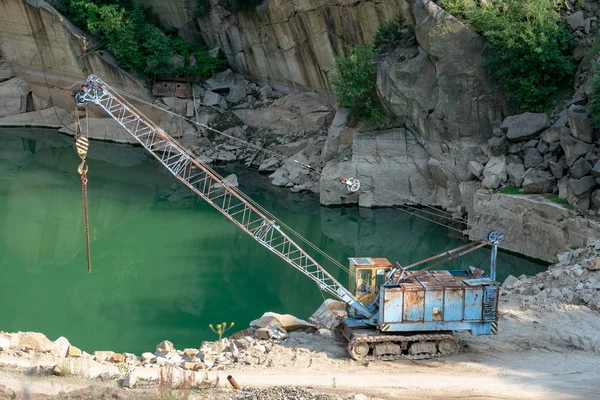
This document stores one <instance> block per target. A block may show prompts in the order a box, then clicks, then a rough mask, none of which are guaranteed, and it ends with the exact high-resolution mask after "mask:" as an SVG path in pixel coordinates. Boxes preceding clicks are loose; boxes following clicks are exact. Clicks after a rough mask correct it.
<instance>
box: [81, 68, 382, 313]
mask: <svg viewBox="0 0 600 400" xmlns="http://www.w3.org/2000/svg"><path fill="white" fill-rule="evenodd" d="M84 88H85V89H87V90H85V91H80V92H78V93H77V94H76V96H75V101H76V103H77V105H80V106H81V105H85V104H87V103H88V102H92V103H94V104H96V105H98V106H100V107H102V108H103V109H104V110H105V111H106V112H107V113H108V114H109V115H110V116H111V117H113V118H114V119H115V120H116V121H117V122H118V123H119V124H120V125H121V126H122V127H123V128H124V129H125V130H127V132H129V133H130V134H131V135H132V136H133V137H134V138H135V139H136V140H137V141H138V142H139V143H140V144H141V145H142V146H144V147H145V148H146V150H148V151H149V152H150V153H151V154H152V155H153V156H154V157H155V158H156V159H157V160H158V161H160V163H161V164H162V165H163V166H164V167H165V168H167V169H168V170H169V171H170V172H171V173H172V174H173V175H174V176H175V177H176V178H177V179H178V180H179V181H181V182H182V183H183V184H185V185H186V186H187V187H189V188H190V189H191V190H193V191H194V192H195V193H196V194H197V195H198V196H200V197H202V198H203V199H204V200H206V201H207V202H208V203H209V204H210V205H212V206H213V207H214V208H216V209H217V210H219V211H220V212H221V213H222V214H223V215H224V216H225V217H227V218H228V219H229V220H231V221H232V222H233V223H234V224H236V225H237V226H238V227H240V228H241V229H242V230H243V231H244V232H246V233H247V234H248V235H250V236H251V237H252V238H254V239H255V240H256V241H258V242H259V243H260V244H262V245H263V246H265V247H266V248H267V249H269V250H271V251H272V252H273V253H275V254H276V255H278V256H279V257H281V258H282V259H283V260H285V261H286V262H287V263H288V264H290V265H292V266H293V267H294V268H296V269H297V270H299V271H300V272H302V273H303V274H305V275H306V276H308V277H309V278H310V279H312V280H313V281H315V282H316V283H317V284H318V285H319V287H320V288H321V290H323V291H325V292H327V293H329V294H331V295H333V296H335V297H337V298H338V299H340V300H342V301H344V302H345V303H346V304H348V305H350V306H351V307H352V308H354V309H355V310H356V311H357V312H358V313H359V314H362V315H364V316H366V317H371V313H370V312H369V310H368V309H367V308H366V307H365V306H363V305H362V304H361V303H360V302H359V301H358V300H357V299H356V297H354V295H353V294H352V293H351V292H350V291H348V290H347V289H346V288H345V287H343V286H342V285H341V284H340V283H339V282H338V281H337V280H336V279H335V278H333V277H332V276H331V275H330V274H329V273H328V272H327V271H326V270H325V269H324V268H323V267H322V266H320V265H319V264H318V263H317V262H316V261H315V260H314V259H313V258H312V257H311V256H310V255H308V254H307V253H306V252H305V251H304V250H302V249H301V248H300V247H299V246H298V245H297V244H296V243H295V242H294V241H293V240H291V239H290V238H289V236H288V235H286V234H285V233H284V232H283V231H282V230H281V228H280V227H279V226H277V225H276V224H275V222H274V221H272V220H269V219H268V218H267V217H266V216H265V215H264V214H262V213H261V212H260V211H258V210H257V209H256V208H255V207H254V206H252V205H251V204H250V203H249V202H248V201H247V200H246V199H245V198H244V197H243V196H242V195H241V194H239V193H238V192H237V191H236V190H234V189H233V188H232V187H231V186H230V185H229V183H228V182H227V181H226V180H224V179H223V178H222V177H221V176H219V175H218V174H217V173H216V172H214V171H212V170H210V169H209V168H207V167H206V166H205V165H203V164H202V163H201V162H199V161H197V160H196V159H195V158H194V156H193V154H192V153H191V152H190V151H188V150H187V149H185V148H184V147H182V146H181V145H180V144H179V143H177V142H176V141H175V140H174V139H173V138H171V137H170V136H169V135H168V134H166V133H165V132H164V131H163V130H162V129H161V128H159V127H158V126H156V125H154V124H153V123H152V122H151V121H149V120H148V119H147V118H145V117H144V116H142V115H141V114H140V113H138V112H136V111H135V110H134V109H132V107H131V106H129V105H128V104H127V102H126V101H125V100H124V99H122V98H119V96H118V95H117V94H114V93H111V90H110V88H109V87H108V86H107V85H106V84H104V83H103V82H102V81H101V80H100V79H99V78H98V77H96V76H93V75H92V76H90V77H89V78H88V82H87V84H86V85H85V86H84Z"/></svg>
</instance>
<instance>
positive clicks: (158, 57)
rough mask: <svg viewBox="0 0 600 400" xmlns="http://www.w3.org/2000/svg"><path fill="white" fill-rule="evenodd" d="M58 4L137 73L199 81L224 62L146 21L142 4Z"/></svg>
mask: <svg viewBox="0 0 600 400" xmlns="http://www.w3.org/2000/svg"><path fill="white" fill-rule="evenodd" d="M199 3H200V1H199ZM60 4H62V6H59V9H61V7H62V9H64V10H65V13H66V14H67V15H68V16H69V17H71V18H72V20H73V22H74V23H75V24H77V25H78V26H80V27H81V28H82V29H85V30H87V31H88V32H89V33H91V34H94V35H97V36H99V37H100V39H102V40H103V41H105V42H106V43H107V47H108V50H109V51H110V52H111V53H112V54H113V55H114V56H115V58H116V59H117V62H118V63H119V65H121V66H122V67H123V68H125V69H127V70H130V71H132V72H134V73H135V74H137V75H138V76H141V77H144V78H148V77H152V76H157V75H161V76H167V77H177V76H186V77H189V78H191V79H192V80H193V81H199V80H202V79H204V78H207V77H210V76H212V75H213V74H214V73H216V72H218V71H219V70H221V69H222V68H223V67H224V65H225V62H224V61H223V60H220V59H215V58H211V57H209V56H208V53H207V51H206V49H205V48H204V47H202V46H198V45H196V44H193V43H191V42H187V41H185V40H184V39H182V38H180V37H179V36H177V35H176V34H168V33H167V32H166V30H164V29H161V28H159V27H157V26H155V25H153V24H151V23H149V22H148V20H150V19H151V18H150V16H149V15H148V14H147V12H146V10H145V9H144V8H143V6H141V5H140V4H138V3H135V2H133V1H131V0H61V3H60Z"/></svg>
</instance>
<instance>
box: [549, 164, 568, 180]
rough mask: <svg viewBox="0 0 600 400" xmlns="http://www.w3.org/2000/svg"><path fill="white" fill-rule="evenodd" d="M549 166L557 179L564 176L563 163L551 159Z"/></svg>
mask: <svg viewBox="0 0 600 400" xmlns="http://www.w3.org/2000/svg"><path fill="white" fill-rule="evenodd" d="M548 166H549V167H550V172H552V175H554V177H555V178H556V179H560V178H562V177H563V175H564V168H563V165H562V164H561V163H557V162H554V161H550V162H548Z"/></svg>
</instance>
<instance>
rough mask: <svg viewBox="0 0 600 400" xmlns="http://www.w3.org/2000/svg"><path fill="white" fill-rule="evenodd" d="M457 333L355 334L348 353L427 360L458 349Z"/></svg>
mask: <svg viewBox="0 0 600 400" xmlns="http://www.w3.org/2000/svg"><path fill="white" fill-rule="evenodd" d="M458 348H459V346H458V342H457V341H456V339H455V338H454V336H452V335H450V334H444V333H433V334H418V335H355V336H354V337H353V338H352V339H351V340H350V342H349V343H348V353H350V356H351V357H352V358H353V359H355V360H357V361H375V360H380V361H392V360H400V359H406V360H423V359H428V358H437V357H442V356H451V355H454V354H456V353H458Z"/></svg>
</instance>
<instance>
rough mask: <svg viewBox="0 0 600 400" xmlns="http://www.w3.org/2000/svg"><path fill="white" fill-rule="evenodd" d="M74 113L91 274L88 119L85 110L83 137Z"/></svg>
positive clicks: (87, 255) (88, 265) (87, 251)
mask: <svg viewBox="0 0 600 400" xmlns="http://www.w3.org/2000/svg"><path fill="white" fill-rule="evenodd" d="M75 113H76V118H77V123H76V127H75V128H76V129H77V132H76V134H75V148H76V150H77V155H78V156H79V158H81V164H79V167H77V172H79V175H81V198H82V202H83V223H84V226H85V248H86V259H87V267H88V272H92V261H91V255H90V226H89V218H88V198H87V183H88V179H87V172H88V166H87V165H86V157H87V151H88V148H89V139H88V137H89V135H88V134H89V119H88V109H87V107H86V108H85V124H86V133H85V136H84V135H83V132H82V129H81V121H80V119H79V110H77V107H75Z"/></svg>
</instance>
